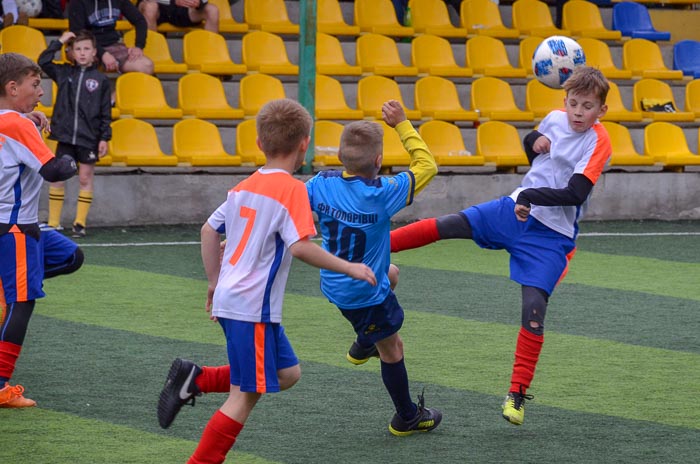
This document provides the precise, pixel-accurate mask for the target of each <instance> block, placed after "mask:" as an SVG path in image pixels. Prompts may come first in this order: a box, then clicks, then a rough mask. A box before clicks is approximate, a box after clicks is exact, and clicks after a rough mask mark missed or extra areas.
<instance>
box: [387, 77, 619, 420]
mask: <svg viewBox="0 0 700 464" xmlns="http://www.w3.org/2000/svg"><path fill="white" fill-rule="evenodd" d="M609 88H610V87H609V84H608V81H607V80H606V79H605V77H604V76H603V74H601V72H600V70H598V69H595V68H591V67H586V66H583V67H579V68H576V70H575V71H574V72H573V74H572V76H571V77H569V79H567V80H566V82H565V83H564V90H565V91H566V98H565V99H564V110H554V111H552V112H550V113H549V114H548V115H547V116H546V117H545V118H544V119H543V120H542V122H541V123H540V125H539V126H538V128H537V130H533V131H532V132H530V133H529V134H528V135H527V136H526V137H525V144H524V145H525V151H526V152H527V156H528V159H529V160H530V164H531V168H530V170H529V171H528V172H527V174H526V175H525V177H524V178H523V179H522V183H521V186H520V187H518V188H517V189H516V190H515V191H514V192H513V193H511V194H510V195H509V196H504V197H501V198H498V199H496V200H493V201H490V202H486V203H482V204H479V205H475V206H472V207H469V208H467V209H464V210H462V211H460V212H457V213H454V214H448V215H445V216H441V217H438V218H430V219H424V220H421V221H418V222H415V223H413V224H410V225H408V226H405V227H401V228H398V229H396V230H394V231H392V232H391V251H392V252H397V251H402V250H408V249H411V248H416V247H420V246H424V245H427V244H429V243H432V242H435V241H437V240H444V239H451V238H461V239H472V240H474V242H475V243H476V244H477V245H479V246H480V247H482V248H488V249H497V250H501V249H505V250H507V251H508V253H510V278H511V279H512V280H514V281H515V282H517V283H519V284H520V285H521V292H522V308H521V327H520V331H519V333H518V339H517V342H516V345H515V361H514V363H513V370H512V375H511V381H510V389H509V391H508V394H507V395H506V398H505V401H504V402H503V405H502V415H503V418H504V419H506V420H507V421H508V422H510V423H511V424H514V425H522V423H523V420H524V416H525V407H524V400H529V399H532V396H531V395H527V394H526V392H527V389H528V388H529V387H530V383H531V381H532V379H533V377H534V375H535V367H536V365H537V361H538V359H539V356H540V351H541V350H542V345H543V343H544V319H545V313H546V310H547V303H548V301H549V296H550V295H551V294H552V292H553V291H554V288H555V286H556V285H557V283H559V281H561V279H563V278H564V276H565V275H566V271H567V269H568V263H569V260H570V259H571V258H572V257H573V255H574V253H575V252H576V236H577V235H578V221H579V219H580V218H581V217H582V216H583V213H584V211H585V209H586V205H587V203H588V198H589V196H590V194H591V192H592V190H593V186H594V185H595V183H596V181H597V180H598V179H599V177H600V175H601V173H602V172H603V168H604V167H605V164H606V163H607V161H608V160H609V159H610V154H611V148H610V138H609V137H608V133H607V131H606V130H605V127H604V126H603V125H602V124H601V123H600V121H599V119H600V118H602V117H603V116H605V113H606V111H607V109H608V108H607V105H606V104H605V99H606V98H607V94H608V90H609Z"/></svg>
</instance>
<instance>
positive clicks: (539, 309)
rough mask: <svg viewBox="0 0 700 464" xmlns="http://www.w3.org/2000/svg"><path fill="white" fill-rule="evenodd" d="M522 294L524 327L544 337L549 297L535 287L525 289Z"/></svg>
mask: <svg viewBox="0 0 700 464" xmlns="http://www.w3.org/2000/svg"><path fill="white" fill-rule="evenodd" d="M522 293H523V307H522V326H523V328H524V329H525V330H527V331H528V332H530V333H533V334H535V335H542V334H543V333H544V318H545V315H546V313H547V301H548V299H549V297H548V295H547V293H546V292H545V291H544V290H541V289H539V288H535V287H523V292H522Z"/></svg>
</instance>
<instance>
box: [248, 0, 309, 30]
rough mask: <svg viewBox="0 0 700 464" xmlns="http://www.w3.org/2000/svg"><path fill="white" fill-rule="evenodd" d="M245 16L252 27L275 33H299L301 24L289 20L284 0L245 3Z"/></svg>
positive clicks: (255, 0)
mask: <svg viewBox="0 0 700 464" xmlns="http://www.w3.org/2000/svg"><path fill="white" fill-rule="evenodd" d="M243 16H244V17H245V22H246V23H247V24H248V26H249V27H250V28H251V29H259V30H262V31H266V32H272V33H273V34H298V33H299V25H298V24H294V23H292V22H291V21H290V20H289V15H288V14H287V5H286V4H285V2H284V0H254V1H246V2H244V3H243Z"/></svg>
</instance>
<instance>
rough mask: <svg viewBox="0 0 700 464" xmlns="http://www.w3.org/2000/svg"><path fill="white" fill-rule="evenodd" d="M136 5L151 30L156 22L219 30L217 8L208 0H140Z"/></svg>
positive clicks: (153, 29)
mask: <svg viewBox="0 0 700 464" xmlns="http://www.w3.org/2000/svg"><path fill="white" fill-rule="evenodd" d="M138 7H139V11H140V12H141V13H142V14H143V16H144V18H146V23H148V28H149V29H150V30H152V31H155V30H156V28H157V27H158V24H161V23H170V24H172V25H173V26H178V27H196V26H202V27H203V28H204V29H206V30H207V31H211V32H216V33H218V32H219V9H218V8H217V7H216V5H214V4H212V3H209V2H208V0H142V1H140V2H139V4H138ZM202 23H204V24H203V25H202Z"/></svg>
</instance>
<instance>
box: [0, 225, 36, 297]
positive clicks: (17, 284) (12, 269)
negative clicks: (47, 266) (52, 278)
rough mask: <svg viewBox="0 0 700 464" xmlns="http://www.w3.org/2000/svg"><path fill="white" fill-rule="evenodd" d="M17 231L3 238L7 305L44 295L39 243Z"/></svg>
mask: <svg viewBox="0 0 700 464" xmlns="http://www.w3.org/2000/svg"><path fill="white" fill-rule="evenodd" d="M14 229H15V231H13V230H10V232H7V233H5V234H2V235H0V281H1V282H2V287H3V292H4V294H5V301H6V303H7V304H11V303H16V302H25V301H31V300H36V299H37V298H42V297H43V296H44V291H43V290H42V283H43V280H44V266H43V264H42V262H41V247H40V246H39V241H38V240H37V239H35V238H34V237H32V236H31V235H27V234H23V233H22V232H20V231H19V230H17V228H14Z"/></svg>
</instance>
